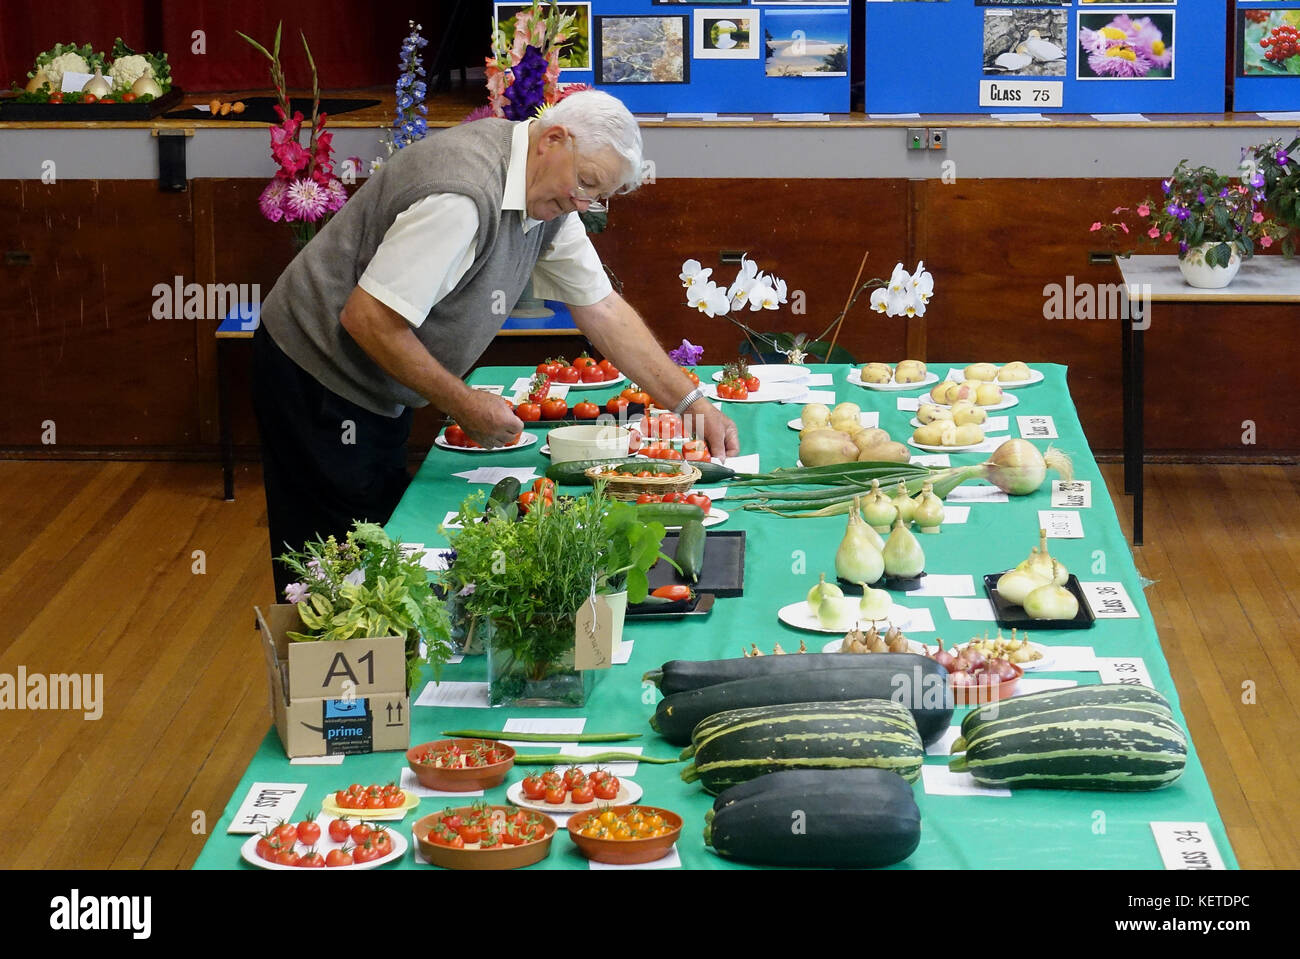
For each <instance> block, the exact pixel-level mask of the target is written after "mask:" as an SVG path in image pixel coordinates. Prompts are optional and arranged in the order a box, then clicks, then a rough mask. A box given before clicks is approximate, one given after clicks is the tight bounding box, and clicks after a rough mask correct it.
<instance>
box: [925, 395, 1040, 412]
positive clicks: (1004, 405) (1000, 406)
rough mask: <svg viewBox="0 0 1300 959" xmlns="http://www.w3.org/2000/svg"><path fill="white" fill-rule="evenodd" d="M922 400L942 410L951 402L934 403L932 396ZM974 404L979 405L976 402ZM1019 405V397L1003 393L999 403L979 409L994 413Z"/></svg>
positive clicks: (949, 407) (947, 407) (948, 408)
mask: <svg viewBox="0 0 1300 959" xmlns="http://www.w3.org/2000/svg"><path fill="white" fill-rule="evenodd" d="M924 402H926V403H930V404H933V405H934V406H937V407H939V408H940V409H944V410H950V409H952V404H951V403H935V402H934V399H933V398H927V399H926V400H925V401H924ZM975 405H976V406H979V404H978V403H977V404H975ZM1019 405H1020V397H1018V396H1015V395H1014V394H1013V395H1004V396H1003V397H1002V402H1001V403H996V404H994V405H993V406H980V409H982V410H984V411H985V412H986V413H995V412H997V411H998V410H1009V409H1011V407H1013V406H1019Z"/></svg>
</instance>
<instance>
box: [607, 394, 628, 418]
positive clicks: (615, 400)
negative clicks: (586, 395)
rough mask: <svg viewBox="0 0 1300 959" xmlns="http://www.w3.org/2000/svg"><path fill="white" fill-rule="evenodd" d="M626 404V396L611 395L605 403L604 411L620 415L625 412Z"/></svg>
mask: <svg viewBox="0 0 1300 959" xmlns="http://www.w3.org/2000/svg"><path fill="white" fill-rule="evenodd" d="M627 404H628V399H627V397H626V396H614V397H611V398H610V400H609V402H608V403H606V404H605V412H606V413H612V414H613V415H614V416H619V417H622V416H624V415H626V414H627Z"/></svg>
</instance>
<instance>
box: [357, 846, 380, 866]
mask: <svg viewBox="0 0 1300 959" xmlns="http://www.w3.org/2000/svg"><path fill="white" fill-rule="evenodd" d="M379 855H380V853H379V849H378V848H377V847H376V846H375V844H374V843H371V842H363V843H362V844H361V845H359V846H357V848H356V849H354V850H353V852H352V858H353V860H354V861H355V862H358V863H362V862H374V861H375V860H376V859H378V858H379Z"/></svg>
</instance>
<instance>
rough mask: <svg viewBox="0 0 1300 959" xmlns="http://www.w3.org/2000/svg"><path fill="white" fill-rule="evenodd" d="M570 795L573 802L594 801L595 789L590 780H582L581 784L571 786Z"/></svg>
mask: <svg viewBox="0 0 1300 959" xmlns="http://www.w3.org/2000/svg"><path fill="white" fill-rule="evenodd" d="M571 795H572V796H573V801H574V802H578V803H582V802H594V801H595V799H596V790H595V789H594V788H593V787H592V785H591V783H590V782H587V781H586V780H583V783H582V785H581V786H574V787H573V792H572V794H571Z"/></svg>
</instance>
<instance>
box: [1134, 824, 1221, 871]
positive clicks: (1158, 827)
mask: <svg viewBox="0 0 1300 959" xmlns="http://www.w3.org/2000/svg"><path fill="white" fill-rule="evenodd" d="M1151 833H1152V835H1154V836H1155V837H1156V848H1157V849H1159V850H1160V859H1161V860H1162V861H1163V862H1164V864H1165V868H1166V869H1227V868H1228V867H1227V866H1226V865H1224V863H1223V856H1222V855H1220V854H1219V847H1218V846H1217V845H1216V844H1215V842H1214V836H1212V835H1211V834H1210V824H1209V823H1204V822H1153V823H1152V824H1151Z"/></svg>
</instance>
